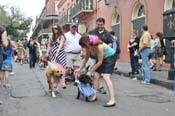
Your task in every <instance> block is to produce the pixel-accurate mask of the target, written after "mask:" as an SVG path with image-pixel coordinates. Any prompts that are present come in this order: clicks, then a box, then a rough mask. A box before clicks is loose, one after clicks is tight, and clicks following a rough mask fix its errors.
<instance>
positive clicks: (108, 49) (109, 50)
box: [104, 43, 115, 59]
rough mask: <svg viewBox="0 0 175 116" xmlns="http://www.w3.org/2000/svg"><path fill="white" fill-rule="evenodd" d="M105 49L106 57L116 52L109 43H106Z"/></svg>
mask: <svg viewBox="0 0 175 116" xmlns="http://www.w3.org/2000/svg"><path fill="white" fill-rule="evenodd" d="M104 45H105V50H104V59H105V58H107V57H110V56H113V55H114V54H115V51H114V49H113V48H111V47H110V46H108V45H107V44H105V43H104Z"/></svg>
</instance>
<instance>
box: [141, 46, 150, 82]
mask: <svg viewBox="0 0 175 116" xmlns="http://www.w3.org/2000/svg"><path fill="white" fill-rule="evenodd" d="M150 52H151V51H150V49H149V48H145V49H143V50H142V51H141V53H140V54H141V57H142V68H143V80H144V81H145V82H148V83H149V82H150V69H149V61H148V57H149V55H150Z"/></svg>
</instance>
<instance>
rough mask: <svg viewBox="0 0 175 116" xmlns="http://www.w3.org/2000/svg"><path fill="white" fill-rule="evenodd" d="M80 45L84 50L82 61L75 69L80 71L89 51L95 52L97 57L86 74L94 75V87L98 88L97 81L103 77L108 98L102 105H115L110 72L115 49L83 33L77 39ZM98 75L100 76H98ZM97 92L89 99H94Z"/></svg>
mask: <svg viewBox="0 0 175 116" xmlns="http://www.w3.org/2000/svg"><path fill="white" fill-rule="evenodd" d="M79 44H80V46H81V47H82V49H84V50H83V51H85V54H84V57H83V62H82V64H81V66H80V68H79V69H77V70H76V71H77V72H78V73H81V72H82V70H83V68H84V67H85V66H86V63H87V61H88V59H89V57H90V53H95V54H97V57H98V59H97V60H96V63H95V65H94V66H93V67H92V68H91V69H90V70H89V71H88V72H87V75H89V76H94V82H93V84H94V88H95V89H96V90H97V89H98V87H99V86H98V84H99V83H98V81H99V78H101V77H102V78H103V79H104V81H105V83H106V85H107V87H108V90H109V95H110V99H109V101H108V102H107V103H106V104H105V105H104V107H113V106H115V97H114V95H115V94H114V87H113V84H112V81H111V74H112V72H113V68H114V65H115V51H114V50H113V49H112V48H111V47H110V46H109V45H107V44H105V43H104V42H102V41H101V40H100V39H98V37H97V36H94V35H84V36H82V37H81V39H80V41H79ZM99 75H100V76H99ZM96 100H97V94H94V95H93V96H92V97H91V99H90V101H91V102H93V101H96Z"/></svg>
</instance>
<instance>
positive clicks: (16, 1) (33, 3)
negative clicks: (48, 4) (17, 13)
mask: <svg viewBox="0 0 175 116" xmlns="http://www.w3.org/2000/svg"><path fill="white" fill-rule="evenodd" d="M0 4H2V5H9V6H17V7H19V9H20V10H21V12H22V13H23V14H24V15H25V16H27V17H31V18H32V19H34V21H33V24H32V25H33V26H34V22H35V17H36V16H39V15H40V13H41V11H42V9H43V7H44V4H45V0H0ZM33 26H32V27H33ZM31 34H32V32H30V33H29V34H28V36H30V35H31Z"/></svg>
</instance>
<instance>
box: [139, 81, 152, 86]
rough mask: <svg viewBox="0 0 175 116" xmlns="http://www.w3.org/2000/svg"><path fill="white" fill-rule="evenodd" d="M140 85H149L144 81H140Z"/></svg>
mask: <svg viewBox="0 0 175 116" xmlns="http://www.w3.org/2000/svg"><path fill="white" fill-rule="evenodd" d="M141 84H145V85H149V84H150V83H149V82H146V81H141Z"/></svg>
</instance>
